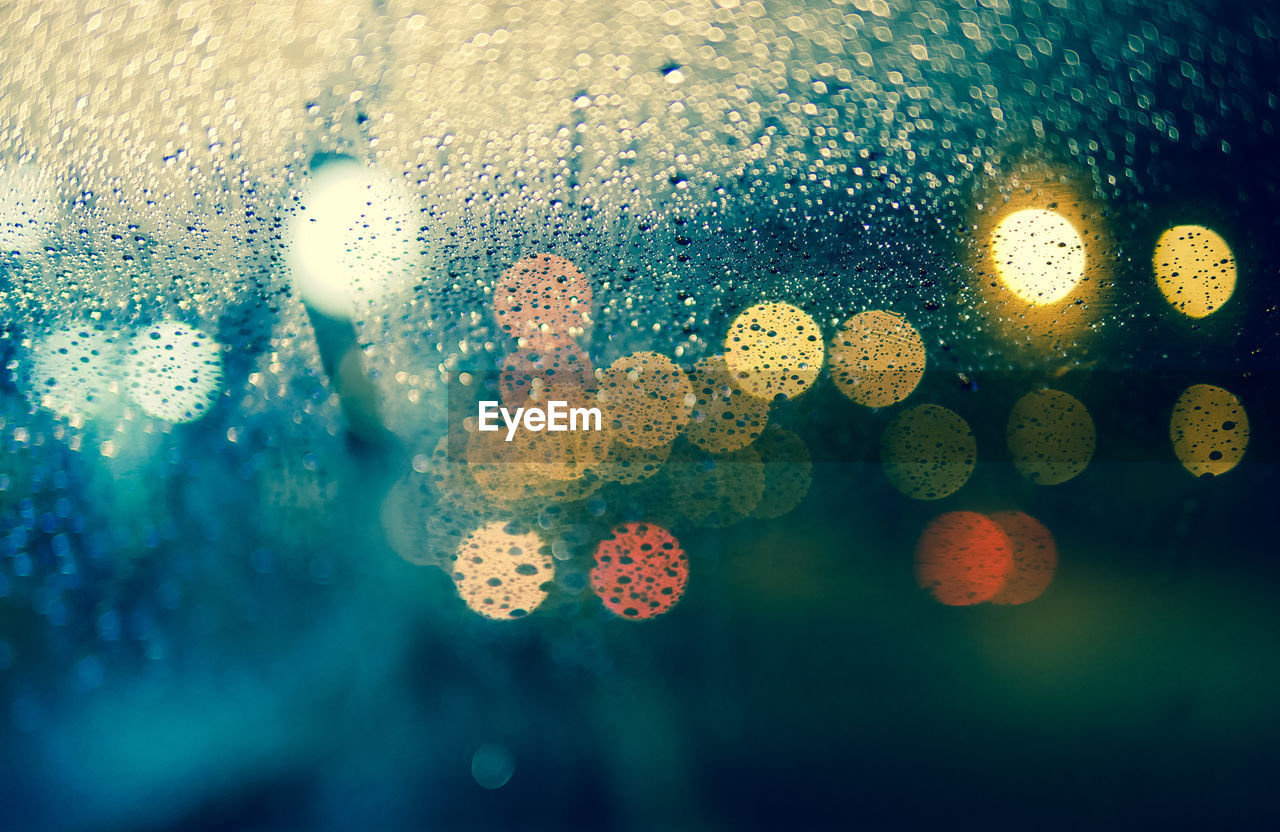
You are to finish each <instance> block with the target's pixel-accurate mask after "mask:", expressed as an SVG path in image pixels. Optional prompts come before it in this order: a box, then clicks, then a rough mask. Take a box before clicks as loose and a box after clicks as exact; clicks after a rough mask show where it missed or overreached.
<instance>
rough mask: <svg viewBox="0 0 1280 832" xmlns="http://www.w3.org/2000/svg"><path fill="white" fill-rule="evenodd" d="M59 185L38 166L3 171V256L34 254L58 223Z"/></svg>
mask: <svg viewBox="0 0 1280 832" xmlns="http://www.w3.org/2000/svg"><path fill="white" fill-rule="evenodd" d="M56 194H57V186H56V185H55V184H54V181H53V177H51V176H49V175H48V174H47V173H45V171H43V170H41V169H40V168H38V167H36V166H35V165H18V166H17V167H13V168H0V253H4V254H10V253H14V252H16V253H18V254H34V253H36V252H38V251H40V249H41V248H42V247H43V245H44V242H45V240H46V239H48V237H49V235H50V234H51V233H52V232H53V230H54V227H55V225H56V224H57V201H56Z"/></svg>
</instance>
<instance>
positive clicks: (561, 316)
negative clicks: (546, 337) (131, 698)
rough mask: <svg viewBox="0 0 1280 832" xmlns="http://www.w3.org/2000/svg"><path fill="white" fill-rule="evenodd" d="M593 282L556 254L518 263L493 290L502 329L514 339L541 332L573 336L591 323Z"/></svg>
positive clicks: (499, 280)
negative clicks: (575, 330)
mask: <svg viewBox="0 0 1280 832" xmlns="http://www.w3.org/2000/svg"><path fill="white" fill-rule="evenodd" d="M592 297H593V291H592V288H591V281H590V280H588V279H587V276H586V275H584V274H583V273H582V272H581V271H580V270H579V269H578V267H577V266H575V265H574V264H573V263H571V262H569V261H568V260H566V259H565V258H563V257H560V256H558V255H555V254H534V255H532V256H530V257H525V258H523V259H521V260H518V261H516V262H515V264H513V265H512V266H511V268H509V269H507V270H506V271H505V272H503V273H502V276H501V277H500V278H498V282H497V284H496V285H495V286H494V287H493V312H494V315H495V316H497V319H498V325H499V326H500V327H501V328H502V330H503V331H504V332H506V333H508V334H509V335H511V336H513V337H521V336H525V335H530V334H533V333H537V332H552V333H559V334H565V335H572V334H574V333H573V331H572V330H573V329H577V328H581V327H583V326H584V325H585V324H587V323H589V322H590V316H591V301H592Z"/></svg>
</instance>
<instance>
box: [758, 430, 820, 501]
mask: <svg viewBox="0 0 1280 832" xmlns="http://www.w3.org/2000/svg"><path fill="white" fill-rule="evenodd" d="M751 447H753V448H755V449H756V452H757V453H758V454H759V455H760V463H761V466H762V468H763V471H764V490H763V492H762V493H761V495H760V501H759V502H758V503H756V507H755V508H754V509H752V511H751V516H752V517H758V518H760V519H765V520H767V519H771V518H774V517H781V516H783V515H784V514H787V513H788V512H790V511H791V510H792V509H794V508H795V507H796V506H798V505H800V501H801V500H803V499H804V498H805V495H806V494H808V493H809V486H810V485H811V484H812V483H813V458H812V457H811V456H810V455H809V448H808V447H807V446H806V445H805V444H804V440H803V439H801V438H800V437H799V436H797V435H796V434H795V433H793V432H791V431H789V430H787V429H786V428H780V427H776V426H774V425H770V426H769V427H768V428H766V429H765V431H764V433H762V434H760V438H759V439H757V440H756V441H755V444H753V445H752V446H751Z"/></svg>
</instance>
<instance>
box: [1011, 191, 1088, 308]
mask: <svg viewBox="0 0 1280 832" xmlns="http://www.w3.org/2000/svg"><path fill="white" fill-rule="evenodd" d="M991 250H992V256H993V257H994V259H995V263H996V269H997V271H999V273H1000V278H1001V280H1003V281H1004V284H1005V285H1006V286H1008V287H1009V289H1010V290H1012V291H1013V293H1014V294H1016V295H1017V296H1018V297H1020V298H1022V299H1023V300H1024V301H1026V302H1027V303H1031V304H1035V305H1036V306H1045V305H1048V304H1052V303H1057V302H1058V301H1060V300H1062V299H1063V298H1065V297H1066V296H1067V295H1069V294H1071V290H1072V289H1074V288H1075V287H1076V284H1078V283H1079V282H1080V279H1081V278H1083V277H1084V269H1085V252H1084V240H1083V239H1082V238H1081V237H1080V232H1079V231H1077V230H1076V227H1075V226H1074V225H1072V224H1071V222H1070V221H1069V220H1067V218H1066V217H1064V216H1062V215H1061V214H1059V213H1057V212H1056V211H1049V210H1045V209H1043V208H1025V209H1023V210H1021V211H1014V212H1013V213H1011V214H1009V215H1008V216H1006V217H1004V218H1003V219H1002V220H1000V222H999V223H998V224H997V225H996V227H995V229H994V230H993V231H992V232H991Z"/></svg>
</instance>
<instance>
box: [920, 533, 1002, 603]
mask: <svg viewBox="0 0 1280 832" xmlns="http://www.w3.org/2000/svg"><path fill="white" fill-rule="evenodd" d="M1012 569H1013V547H1012V546H1011V545H1010V544H1009V539H1008V537H1007V536H1006V535H1005V533H1004V530H1003V529H1002V528H1001V527H1000V525H999V524H998V523H996V522H995V521H994V520H992V519H990V518H989V517H986V516H985V515H982V514H978V513H977V512H973V511H949V512H947V513H945V514H940V515H938V516H937V517H935V518H934V519H933V520H932V521H931V522H930V523H929V525H928V526H926V527H925V529H924V531H923V532H921V534H920V539H919V541H918V542H917V543H916V564H915V571H916V582H917V583H918V584H919V585H920V587H921V588H922V589H924V590H927V591H928V592H929V593H930V594H932V595H933V597H934V598H935V599H937V601H938V602H939V603H942V604H946V605H947V606H967V605H969V604H978V603H981V602H983V601H989V600H991V599H992V598H993V597H995V595H996V593H998V592H999V591H1000V589H1001V588H1002V587H1003V586H1004V582H1005V579H1006V578H1007V577H1008V575H1009V573H1010V571H1011V570H1012Z"/></svg>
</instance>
